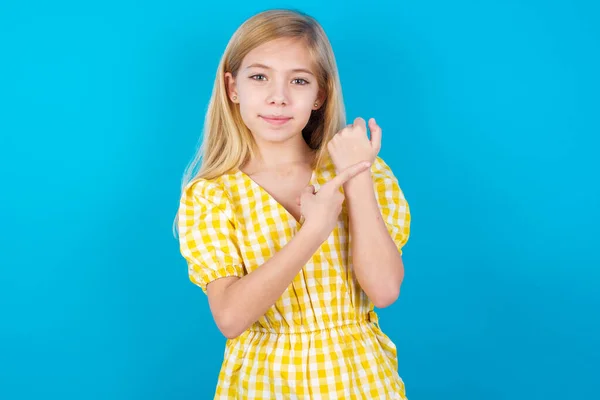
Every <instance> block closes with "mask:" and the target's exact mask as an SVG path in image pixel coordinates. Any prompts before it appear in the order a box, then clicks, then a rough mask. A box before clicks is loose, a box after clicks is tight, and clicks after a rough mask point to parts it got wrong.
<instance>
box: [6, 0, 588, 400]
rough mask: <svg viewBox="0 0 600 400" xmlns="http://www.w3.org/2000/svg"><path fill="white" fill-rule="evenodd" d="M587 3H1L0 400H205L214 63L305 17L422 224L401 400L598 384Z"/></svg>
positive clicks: (209, 364)
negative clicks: (189, 175)
mask: <svg viewBox="0 0 600 400" xmlns="http://www.w3.org/2000/svg"><path fill="white" fill-rule="evenodd" d="M597 4H598V3H597V2H593V1H575V0H570V1H567V0H562V1H559V0H557V1H541V0H540V1H533V0H528V1H526V0H521V1H517V0H509V1H507V0H503V1H499V0H496V1H486V2H481V1H473V0H471V1H467V0H457V1H453V2H448V1H433V0H425V1H418V2H408V1H400V2H394V3H392V2H389V3H383V2H378V1H369V2H368V4H366V3H364V2H356V3H348V2H345V1H344V2H342V1H331V2H323V1H309V0H306V1H301V2H300V1H296V2H272V1H261V2H227V3H225V2H208V3H204V2H200V1H174V0H172V1H164V2H159V1H145V2H133V1H127V0H120V1H111V0H109V1H105V2H102V3H94V4H91V3H90V4H82V2H79V1H64V0H63V1H54V2H42V1H19V2H17V1H14V0H12V1H7V0H4V1H3V2H2V5H1V6H0V57H1V63H0V96H1V104H0V132H1V142H0V152H1V153H0V155H1V157H0V159H1V161H0V162H1V163H2V189H1V193H2V195H1V207H0V217H1V224H2V238H1V242H0V246H1V253H0V254H1V258H0V266H1V275H0V279H1V281H0V313H1V315H0V399H11V400H12V399H38V398H44V399H209V398H212V394H213V390H214V386H215V384H216V379H217V373H218V369H219V367H220V363H221V360H222V355H223V346H224V338H223V337H222V336H221V335H220V333H219V332H218V330H217V329H216V327H215V325H214V323H213V321H212V319H211V316H210V312H209V309H208V305H207V300H206V297H205V296H204V295H203V294H202V292H201V290H200V289H199V288H197V287H195V286H194V285H193V284H191V282H189V280H188V277H187V268H186V265H185V262H184V260H183V258H182V257H181V256H180V254H179V249H178V243H177V241H176V240H175V238H174V237H173V236H172V233H171V223H172V221H173V218H174V216H175V212H176V209H177V206H178V200H179V185H180V179H181V174H182V172H183V169H184V167H185V165H186V164H187V162H188V161H189V159H190V158H191V157H192V155H193V152H194V150H195V147H196V144H197V141H198V137H199V134H200V131H201V128H202V122H203V118H204V111H205V108H206V105H207V103H208V99H209V96H210V91H211V89H212V85H213V79H214V73H215V70H216V67H217V64H218V61H219V58H220V56H221V54H222V52H223V50H224V48H225V46H226V44H227V41H228V39H229V37H230V35H231V34H232V33H233V32H234V30H235V29H236V28H237V26H238V25H239V24H241V23H242V22H243V21H244V20H245V19H246V18H248V17H250V16H251V15H252V14H254V13H256V12H259V11H262V10H264V9H267V8H272V7H300V9H301V10H303V11H306V12H308V13H309V14H311V15H313V16H315V17H316V18H317V19H318V20H319V21H320V22H321V23H322V25H323V26H324V28H325V29H326V31H327V33H328V35H329V36H330V39H331V41H332V44H333V47H334V51H335V52H336V55H337V60H338V63H339V68H340V74H341V78H342V82H343V88H344V94H345V99H346V102H347V109H348V118H349V119H354V118H355V117H357V116H362V117H364V118H369V117H376V118H377V120H378V122H379V123H380V125H381V126H382V128H383V135H384V141H383V148H382V152H381V153H380V155H381V156H382V157H383V158H384V159H385V160H386V161H388V163H389V164H390V165H391V166H392V168H393V169H394V172H395V173H396V175H397V176H398V178H399V179H400V184H401V187H402V189H403V190H404V192H405V195H406V197H407V199H408V201H409V204H410V205H411V210H412V214H413V225H412V233H411V238H410V240H409V242H408V244H407V245H406V247H405V249H404V260H405V264H406V278H405V282H404V285H403V289H402V295H401V297H400V299H399V301H398V302H397V303H396V304H395V305H393V306H392V307H390V308H388V309H385V310H381V311H380V315H381V324H382V327H383V329H384V331H385V332H386V333H387V334H388V335H389V336H390V337H391V338H392V339H393V340H394V341H395V342H396V344H397V346H398V353H399V363H400V367H399V369H400V374H401V376H402V377H403V379H404V381H405V383H406V387H407V394H408V396H409V398H410V399H413V400H416V399H421V400H429V399H486V400H495V399H559V398H560V399H591V398H597V396H598V390H600V386H599V383H598V370H599V365H600V354H599V352H600V350H599V347H600V346H599V340H600V339H599V338H600V322H599V311H598V310H599V309H600V292H599V291H598V289H597V285H598V281H599V279H600V273H599V267H600V256H599V251H598V247H599V246H598V244H599V242H600V240H599V238H600V234H599V222H600V221H599V220H600V218H599V209H600V207H599V197H600V196H599V180H600V179H599V178H598V171H599V165H598V150H599V144H600V143H599V139H598V137H599V134H600V123H599V119H600V118H599V112H600V107H599V106H600V104H599V101H598V93H599V91H600V80H599V77H598V72H599V71H600V50H599V48H600V27H599V24H598V19H599V14H600V13H599V11H600V10H599V6H598V5H597Z"/></svg>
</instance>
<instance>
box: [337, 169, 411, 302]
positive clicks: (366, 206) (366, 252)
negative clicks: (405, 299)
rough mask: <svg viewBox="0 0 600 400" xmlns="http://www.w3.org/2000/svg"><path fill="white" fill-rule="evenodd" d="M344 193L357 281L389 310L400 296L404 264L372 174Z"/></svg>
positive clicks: (354, 182)
mask: <svg viewBox="0 0 600 400" xmlns="http://www.w3.org/2000/svg"><path fill="white" fill-rule="evenodd" d="M344 192H345V194H346V200H347V202H348V216H349V220H350V236H351V238H352V259H353V267H354V273H355V276H356V279H357V280H358V282H359V284H360V286H361V288H362V289H363V291H364V292H365V293H366V294H367V296H368V297H369V299H370V300H371V301H372V302H373V304H374V305H375V306H376V307H378V308H384V307H387V306H389V305H391V304H392V303H394V302H395V301H396V299H397V298H398V296H399V295H400V285H401V284H402V280H403V279H404V264H403V262H402V256H401V254H400V252H399V251H398V247H397V245H396V243H395V242H394V241H393V240H392V237H391V236H390V234H389V232H388V229H387V226H386V224H385V221H384V220H383V218H382V215H381V211H380V209H379V204H378V201H377V197H376V195H375V190H374V185H373V179H372V178H371V174H370V173H369V172H365V173H362V174H360V175H358V176H356V177H355V178H354V179H352V180H351V181H349V182H347V183H346V185H345V186H344Z"/></svg>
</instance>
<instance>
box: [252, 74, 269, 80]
mask: <svg viewBox="0 0 600 400" xmlns="http://www.w3.org/2000/svg"><path fill="white" fill-rule="evenodd" d="M259 77H260V78H266V76H264V75H263V74H256V75H252V76H251V77H250V79H254V80H255V81H262V80H263V79H257V78H259Z"/></svg>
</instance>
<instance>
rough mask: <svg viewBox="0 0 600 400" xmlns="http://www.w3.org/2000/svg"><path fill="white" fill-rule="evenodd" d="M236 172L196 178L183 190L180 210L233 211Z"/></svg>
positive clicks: (189, 211) (195, 211)
mask: <svg viewBox="0 0 600 400" xmlns="http://www.w3.org/2000/svg"><path fill="white" fill-rule="evenodd" d="M235 187H236V180H235V175H234V174H226V175H221V176H218V177H215V178H210V179H205V178H195V179H192V180H191V181H190V182H188V183H187V184H186V185H185V186H184V187H183V189H182V191H181V197H180V211H181V212H184V213H186V212H187V213H198V212H206V211H210V210H214V211H218V210H220V211H222V212H225V213H227V214H230V213H231V206H232V194H233V193H235V191H236V188H235Z"/></svg>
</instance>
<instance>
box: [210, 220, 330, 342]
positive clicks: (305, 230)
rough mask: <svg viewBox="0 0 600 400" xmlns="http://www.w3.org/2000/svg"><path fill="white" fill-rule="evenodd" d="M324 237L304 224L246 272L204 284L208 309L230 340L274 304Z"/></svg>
mask: <svg viewBox="0 0 600 400" xmlns="http://www.w3.org/2000/svg"><path fill="white" fill-rule="evenodd" d="M322 242H323V240H321V239H320V238H319V236H318V235H315V233H314V232H313V231H312V230H311V229H310V227H309V226H307V225H304V226H303V227H302V228H301V229H300V231H299V232H298V233H297V234H296V235H295V236H294V237H293V238H292V240H290V242H289V243H288V244H286V245H285V246H284V247H283V248H282V249H281V250H280V251H279V252H278V253H277V254H275V255H274V256H273V257H272V258H271V259H269V260H268V261H267V262H265V263H264V264H263V265H261V266H260V267H259V268H257V269H256V270H254V271H253V272H251V273H249V274H248V275H245V276H243V277H242V278H239V277H226V278H222V279H217V280H215V281H213V282H212V283H209V284H208V286H207V294H208V300H209V304H210V309H211V312H212V314H213V316H214V319H215V322H216V324H217V326H218V327H219V330H220V331H221V332H222V333H223V334H224V335H225V336H226V337H227V338H229V339H233V338H235V337H237V336H239V335H240V334H242V333H243V332H244V331H245V330H246V329H248V328H249V327H250V325H252V324H253V323H254V322H255V321H257V320H258V319H259V318H260V317H261V316H263V315H264V314H265V313H266V312H267V310H268V309H269V308H270V307H271V306H272V305H273V304H275V302H276V301H277V299H279V297H281V295H282V294H283V292H284V291H285V290H286V289H287V288H288V286H289V285H290V283H291V282H292V280H293V279H294V277H295V276H296V275H297V274H298V272H299V271H300V270H301V269H302V267H303V266H304V265H305V264H306V263H307V262H308V261H309V260H310V258H311V257H312V255H313V254H314V253H315V252H316V251H317V249H318V248H319V246H320V245H321V243H322Z"/></svg>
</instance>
